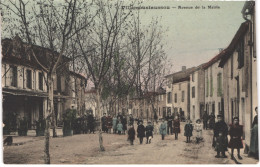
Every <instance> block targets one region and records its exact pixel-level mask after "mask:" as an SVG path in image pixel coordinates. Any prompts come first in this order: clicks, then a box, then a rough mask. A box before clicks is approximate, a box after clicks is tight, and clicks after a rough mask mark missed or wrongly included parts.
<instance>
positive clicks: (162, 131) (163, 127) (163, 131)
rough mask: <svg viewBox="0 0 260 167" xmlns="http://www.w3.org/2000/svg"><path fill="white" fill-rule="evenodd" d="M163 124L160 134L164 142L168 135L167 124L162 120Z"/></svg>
mask: <svg viewBox="0 0 260 167" xmlns="http://www.w3.org/2000/svg"><path fill="white" fill-rule="evenodd" d="M162 121H163V122H162V123H161V125H160V134H161V135H162V140H164V136H165V135H166V133H167V123H166V122H165V120H164V119H163V120H162Z"/></svg>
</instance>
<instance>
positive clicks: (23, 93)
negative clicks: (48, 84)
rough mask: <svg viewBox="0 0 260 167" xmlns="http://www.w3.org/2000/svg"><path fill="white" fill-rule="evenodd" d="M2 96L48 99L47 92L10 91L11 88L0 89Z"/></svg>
mask: <svg viewBox="0 0 260 167" xmlns="http://www.w3.org/2000/svg"><path fill="white" fill-rule="evenodd" d="M2 92H3V95H4V94H10V95H16V96H34V97H48V93H47V92H39V91H28V90H23V89H11V88H2Z"/></svg>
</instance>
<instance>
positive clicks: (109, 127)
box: [107, 114, 113, 133]
mask: <svg viewBox="0 0 260 167" xmlns="http://www.w3.org/2000/svg"><path fill="white" fill-rule="evenodd" d="M112 125H113V123H112V117H111V115H110V114H108V116H107V132H109V133H111V128H112Z"/></svg>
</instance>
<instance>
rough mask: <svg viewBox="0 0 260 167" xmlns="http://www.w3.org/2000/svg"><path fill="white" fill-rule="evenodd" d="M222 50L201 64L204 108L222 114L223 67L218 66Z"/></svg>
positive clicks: (209, 112)
mask: <svg viewBox="0 0 260 167" xmlns="http://www.w3.org/2000/svg"><path fill="white" fill-rule="evenodd" d="M223 54H224V51H223V50H222V49H221V50H220V53H219V54H217V55H216V56H215V57H213V58H212V59H211V60H210V61H208V62H207V63H205V64H204V65H203V69H204V71H205V72H204V74H205V77H204V78H205V109H204V110H206V111H207V113H208V114H209V115H210V114H214V115H215V116H216V115H218V114H223V111H224V99H223V87H222V85H223V69H222V68H220V67H218V65H219V62H220V59H221V57H222V55H223Z"/></svg>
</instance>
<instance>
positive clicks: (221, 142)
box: [215, 136, 227, 152]
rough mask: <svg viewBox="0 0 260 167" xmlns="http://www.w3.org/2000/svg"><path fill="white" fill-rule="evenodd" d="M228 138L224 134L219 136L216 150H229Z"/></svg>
mask: <svg viewBox="0 0 260 167" xmlns="http://www.w3.org/2000/svg"><path fill="white" fill-rule="evenodd" d="M225 143H226V139H225V137H224V136H218V137H217V140H216V146H215V151H217V152H224V151H227V145H226V144H225Z"/></svg>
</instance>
